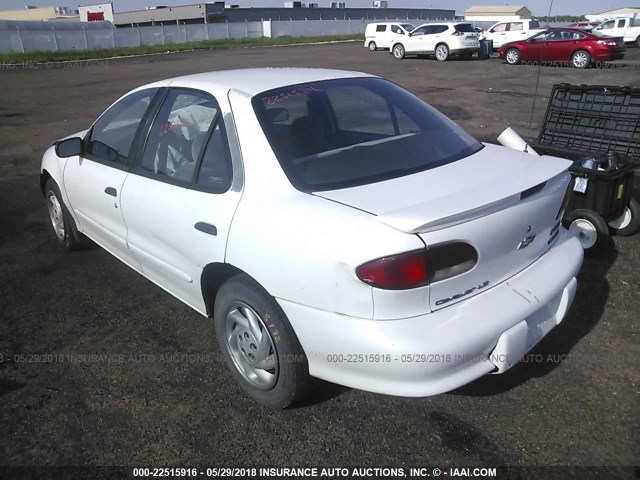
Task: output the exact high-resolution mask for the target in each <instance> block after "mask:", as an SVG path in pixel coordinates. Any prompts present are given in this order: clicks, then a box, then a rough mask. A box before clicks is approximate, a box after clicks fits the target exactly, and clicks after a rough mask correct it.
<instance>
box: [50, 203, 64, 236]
mask: <svg viewBox="0 0 640 480" xmlns="http://www.w3.org/2000/svg"><path fill="white" fill-rule="evenodd" d="M48 200H49V201H48V202H47V204H48V206H49V218H50V219H51V225H53V230H54V231H55V232H56V235H57V236H58V238H59V239H60V240H64V217H63V216H62V207H61V206H60V202H59V201H58V197H56V194H55V193H53V192H49V195H48Z"/></svg>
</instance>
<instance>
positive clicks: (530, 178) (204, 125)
mask: <svg viewBox="0 0 640 480" xmlns="http://www.w3.org/2000/svg"><path fill="white" fill-rule="evenodd" d="M569 165H570V162H568V161H566V160H562V159H559V158H555V157H536V156H533V155H530V154H528V153H526V152H519V151H515V150H511V149H507V148H505V147H500V146H496V145H490V144H486V145H485V144H482V143H479V142H478V141H476V140H475V139H474V138H473V137H471V136H470V135H468V134H467V133H465V132H464V131H463V130H462V129H461V128H460V127H458V126H457V125H456V124H455V123H453V122H452V121H450V120H449V119H447V118H446V117H445V116H443V115H442V114H440V113H439V112H437V111H436V110H434V109H433V108H431V107H430V106H429V105H427V104H426V103H424V102H423V101H422V100H420V99H419V98H417V97H415V96H413V95H412V94H411V93H409V92H407V91H405V90H403V89H402V88H400V87H399V86H397V85H395V84H393V83H391V82H389V81H386V80H384V79H382V78H378V77H374V76H372V75H367V74H363V73H356V72H346V71H337V70H323V69H276V68H273V69H254V70H235V71H234V70H229V71H219V72H211V73H203V74H198V75H190V76H186V77H179V78H173V79H169V80H165V81H161V82H157V83H153V84H150V85H146V86H144V87H140V88H138V89H136V90H134V91H132V92H130V93H128V94H126V95H125V96H124V97H122V98H121V99H119V100H118V101H117V102H115V103H114V104H113V105H112V106H111V107H109V108H108V109H107V110H106V111H105V112H104V113H103V114H102V115H101V116H100V117H99V118H98V120H97V121H96V122H95V123H94V124H93V125H92V126H91V127H90V128H89V129H88V130H85V131H82V132H79V133H77V134H75V135H72V136H70V137H67V138H66V139H63V140H60V141H57V142H55V144H54V146H52V147H51V148H49V149H48V150H47V151H46V153H45V154H44V158H43V160H42V170H41V186H42V190H43V192H44V194H45V197H46V199H47V204H48V208H49V214H50V218H51V223H52V225H53V229H54V231H55V233H56V235H57V237H58V239H59V240H60V242H61V243H63V244H64V245H65V246H66V247H67V248H69V249H75V248H78V247H80V246H82V244H83V243H84V242H85V241H86V240H87V237H88V238H89V239H91V240H93V241H94V242H95V243H97V244H99V245H100V246H102V247H103V248H105V249H106V250H108V251H109V252H111V253H112V254H113V255H114V256H116V257H117V258H119V259H120V260H122V261H123V262H124V263H126V264H127V265H129V266H130V267H131V268H133V269H134V270H136V271H138V272H139V273H141V274H142V275H144V276H145V277H147V278H148V279H149V280H151V281H152V282H154V283H156V284H157V285H159V286H160V287H162V288H163V289H165V290H166V291H167V292H169V293H171V294H172V295H174V296H175V297H177V298H178V299H180V300H181V301H183V302H184V303H186V304H187V305H189V306H191V307H192V308H193V309H195V310H197V311H198V312H200V313H201V314H202V315H205V316H207V317H212V318H213V321H214V322H215V327H216V332H217V338H218V341H219V344H220V347H221V350H222V352H223V356H224V359H225V362H226V364H227V365H228V367H229V368H230V370H231V372H232V373H233V375H234V376H235V377H236V379H237V380H238V382H239V383H240V385H241V386H242V387H243V388H244V389H245V390H246V391H247V392H248V393H249V395H251V396H252V397H253V398H254V399H256V400H257V401H258V402H260V403H262V404H265V405H269V406H274V407H286V406H289V405H291V404H293V403H295V402H296V401H298V400H300V399H301V398H302V397H303V396H304V395H305V394H306V393H307V392H308V391H309V390H310V388H311V385H312V384H313V382H312V381H311V379H312V378H313V377H316V378H320V379H324V380H328V381H330V382H335V383H338V384H342V385H346V386H349V387H353V388H358V389H363V390H368V391H372V392H379V393H384V394H389V395H401V396H428V395H435V394H439V393H443V392H447V391H449V390H452V389H455V388H457V387H460V386H462V385H464V384H466V383H468V382H470V381H472V380H474V379H477V378H478V377H480V376H482V375H484V374H488V373H501V372H504V371H506V370H508V369H509V368H510V367H512V366H513V365H515V364H516V363H517V362H518V361H519V360H520V359H521V358H522V357H523V355H524V354H525V353H526V352H527V351H528V350H530V349H531V348H532V347H533V346H534V345H535V344H536V343H537V342H539V341H540V339H541V338H543V337H544V336H545V335H546V334H547V333H549V331H550V330H551V329H552V328H553V327H555V326H556V325H557V324H559V323H560V322H561V321H562V319H563V317H564V316H565V314H566V313H567V310H568V309H569V307H570V305H571V302H572V300H573V298H574V294H575V290H576V274H577V273H578V270H579V269H580V266H581V264H582V247H581V245H580V242H579V241H578V240H577V239H576V238H574V237H572V236H570V235H569V234H568V233H567V231H566V230H565V229H564V228H563V227H562V226H561V219H562V215H563V206H564V203H563V202H564V200H566V197H565V192H566V190H567V186H568V184H569V179H570V176H569V174H568V173H567V168H568V167H569ZM563 199H564V200H563Z"/></svg>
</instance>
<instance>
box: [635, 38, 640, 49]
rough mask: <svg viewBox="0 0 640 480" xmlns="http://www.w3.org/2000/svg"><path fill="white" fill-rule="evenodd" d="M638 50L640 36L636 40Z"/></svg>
mask: <svg viewBox="0 0 640 480" xmlns="http://www.w3.org/2000/svg"><path fill="white" fill-rule="evenodd" d="M636 48H640V35H639V36H638V38H636Z"/></svg>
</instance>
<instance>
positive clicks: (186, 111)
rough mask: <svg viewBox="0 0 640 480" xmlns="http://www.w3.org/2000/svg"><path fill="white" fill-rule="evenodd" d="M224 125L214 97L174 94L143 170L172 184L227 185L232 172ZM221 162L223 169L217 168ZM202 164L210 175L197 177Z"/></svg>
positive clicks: (188, 92) (151, 136) (161, 113)
mask: <svg viewBox="0 0 640 480" xmlns="http://www.w3.org/2000/svg"><path fill="white" fill-rule="evenodd" d="M222 123H223V122H222V120H221V115H220V108H219V107H218V104H217V103H216V101H215V100H214V99H213V97H211V96H210V95H208V94H206V93H203V92H196V91H192V90H173V91H171V92H170V93H169V95H168V96H167V98H166V99H165V101H164V103H163V105H162V107H161V108H160V110H159V111H158V115H157V116H156V119H155V121H154V123H153V126H152V127H151V131H150V133H149V137H148V140H147V144H146V146H145V149H144V154H143V156H142V161H141V163H140V169H142V170H143V171H146V172H149V173H153V174H154V175H157V176H158V177H160V178H162V179H165V180H168V181H171V182H178V183H192V182H194V181H195V182H196V183H197V184H199V185H200V186H212V185H214V184H221V183H223V181H222V180H224V182H226V180H227V177H228V175H230V171H231V170H230V168H228V165H227V163H228V160H229V158H230V157H229V150H228V146H227V143H226V140H225V139H226V136H225V135H224V126H223V125H222ZM214 144H215V145H214ZM218 161H219V162H221V163H224V166H223V167H220V169H216V166H215V165H214V164H215V163H216V162H218ZM200 164H202V165H201V167H200V168H201V169H202V170H203V171H204V170H205V169H206V170H207V173H198V175H197V174H196V172H198V171H199V166H200ZM221 169H224V172H223V171H222V170H221ZM223 173H224V174H223ZM214 177H218V180H215V179H214ZM220 179H222V180H220Z"/></svg>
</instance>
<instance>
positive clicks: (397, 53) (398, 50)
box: [393, 47, 404, 58]
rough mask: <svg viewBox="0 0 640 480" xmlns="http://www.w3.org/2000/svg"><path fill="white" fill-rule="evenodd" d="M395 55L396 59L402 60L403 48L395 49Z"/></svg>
mask: <svg viewBox="0 0 640 480" xmlns="http://www.w3.org/2000/svg"><path fill="white" fill-rule="evenodd" d="M393 54H394V56H395V57H396V58H402V55H403V54H404V52H403V51H402V47H396V48H394V49H393Z"/></svg>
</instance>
